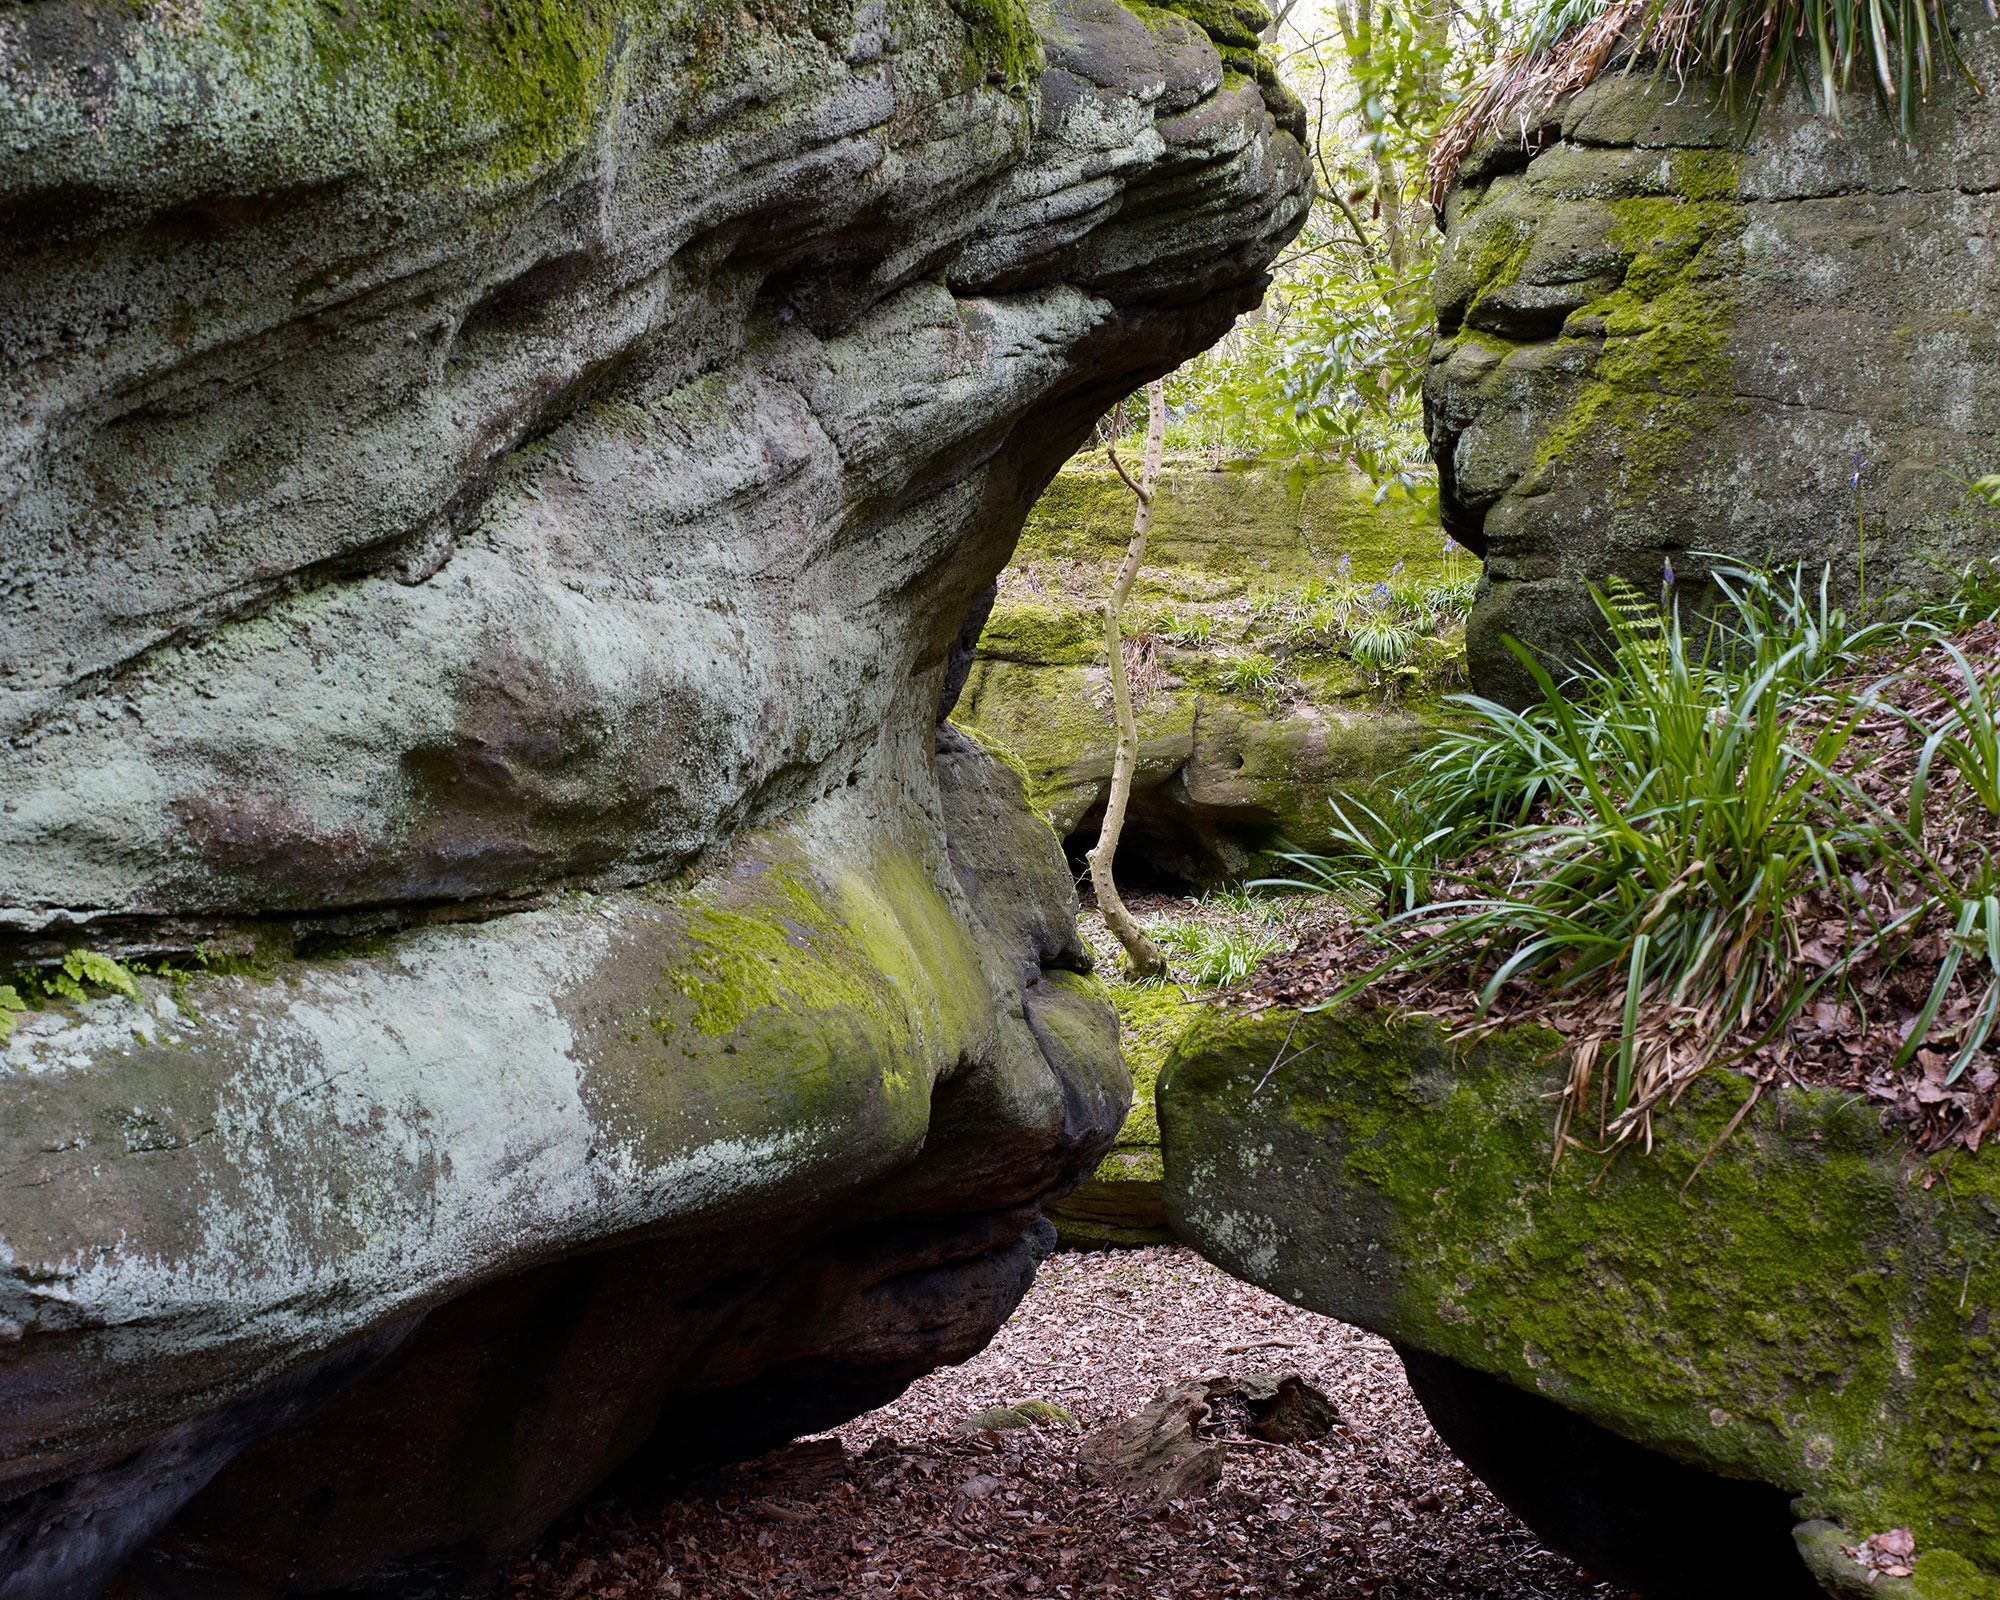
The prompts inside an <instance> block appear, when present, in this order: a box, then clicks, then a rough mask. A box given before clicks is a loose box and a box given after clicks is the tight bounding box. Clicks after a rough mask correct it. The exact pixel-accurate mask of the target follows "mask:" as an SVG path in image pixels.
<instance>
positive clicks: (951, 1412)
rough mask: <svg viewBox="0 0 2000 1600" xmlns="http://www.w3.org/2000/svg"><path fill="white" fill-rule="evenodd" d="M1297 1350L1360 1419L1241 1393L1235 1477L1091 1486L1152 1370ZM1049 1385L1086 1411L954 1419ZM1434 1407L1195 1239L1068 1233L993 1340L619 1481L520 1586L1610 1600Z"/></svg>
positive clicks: (1135, 1597) (1380, 1350)
mask: <svg viewBox="0 0 2000 1600" xmlns="http://www.w3.org/2000/svg"><path fill="white" fill-rule="evenodd" d="M1281 1367H1289V1368H1295V1369H1297V1370H1299V1371H1301V1372H1303V1373H1304V1374H1306V1376H1307V1377H1308V1378H1309V1379H1311V1380H1312V1381H1313V1382H1314V1383H1316V1384H1318V1385H1319V1386H1320V1387H1321V1388H1323V1389H1324V1390H1325V1391H1326V1392H1327V1393H1328V1394H1329V1395H1331V1396H1332V1397H1333V1399H1334V1400H1335V1402H1336V1403H1337V1405H1338V1406H1339V1408H1340V1411H1341V1413H1342V1415H1343V1417H1344V1419H1345V1422H1344V1425H1343V1426H1342V1427H1340V1428H1338V1429H1336V1430H1335V1432H1334V1433H1333V1435H1332V1436H1331V1437H1329V1438H1328V1439H1326V1440H1323V1441H1320V1442H1317V1443H1312V1444H1306V1445H1301V1446H1277V1445H1267V1444H1265V1443H1263V1442H1262V1441H1253V1440H1251V1439H1250V1438H1249V1436H1248V1434H1247V1433H1246V1432H1245V1430H1244V1426H1243V1421H1244V1419H1243V1418H1242V1417H1240V1416H1227V1415H1226V1416H1224V1417H1222V1418H1221V1419H1219V1420H1217V1421H1214V1422H1212V1423H1211V1424H1209V1425H1208V1426H1210V1427H1212V1429H1213V1431H1214V1433H1215V1436H1216V1437H1218V1438H1223V1439H1227V1440H1230V1441H1232V1445H1233V1447H1232V1448H1231V1450H1230V1453H1229V1462H1228V1465H1227V1467H1226V1469H1225V1471H1224V1474H1223V1477H1222V1480H1221V1482H1220V1483H1218V1484H1217V1485H1216V1486H1215V1487H1214V1488H1213V1489H1212V1490H1210V1491H1209V1492H1208V1493H1207V1494H1206V1495H1204V1496H1202V1497H1201V1498H1199V1499H1197V1500H1195V1501H1193V1502H1191V1503H1188V1504H1180V1505H1170V1506H1168V1507H1165V1508H1162V1509H1159V1510H1148V1509H1145V1508H1142V1507H1139V1506H1135V1505H1134V1504H1132V1503H1129V1502H1127V1501H1126V1500H1124V1499H1122V1498H1121V1497H1120V1496H1119V1495H1118V1494H1117V1493H1115V1492H1114V1491H1112V1490H1110V1489H1104V1488H1091V1487H1087V1486H1086V1485H1084V1484H1083V1483H1082V1481H1081V1480H1080V1479H1079V1477H1078V1475H1077V1471H1076V1455H1077V1446H1078V1444H1079V1442H1080V1440H1081V1439H1082V1438H1083V1436H1084V1435H1085V1434H1086V1433H1087V1432H1088V1431H1089V1430H1090V1429H1092V1428H1095V1427H1097V1426H1099V1425H1101V1424H1103V1423H1105V1422H1109V1421H1112V1420H1115V1419H1117V1418H1121V1417H1125V1416H1129V1415H1131V1414H1132V1413H1133V1412H1135V1411H1137V1410H1138V1409H1139V1408H1140V1407H1141V1406H1142V1405H1144V1404H1145V1402H1146V1401H1147V1400H1148V1399H1150V1398H1151V1397H1152V1396H1153V1395H1154V1394H1155V1393H1156V1392H1158V1391H1159V1390H1160V1389H1162V1388H1165V1387H1166V1386H1167V1385H1168V1384H1169V1383H1172V1382H1174V1381H1176V1380H1179V1379H1183V1378H1190V1377H1196V1376H1200V1375H1202V1374H1206V1373H1210V1372H1225V1373H1231V1374H1236V1375H1242V1374H1247V1373H1250V1372H1255V1371H1259V1370H1270V1369H1273V1368H1281ZM1033 1398H1040V1399H1046V1400H1050V1401H1053V1402H1054V1403H1056V1404H1058V1405H1060V1406H1062V1407H1064V1408H1065V1409H1067V1410H1068V1411H1069V1412H1070V1413H1072V1414H1073V1415H1074V1416H1075V1417H1076V1419H1077V1423H1078V1426H1076V1427H1064V1426H1061V1425H1052V1426H1047V1427H1038V1428H1032V1429H1030V1428H1023V1429H1014V1430H1008V1431H1006V1432H993V1433H976V1434H972V1435H969V1436H957V1435H954V1434H953V1433H952V1431H951V1429H952V1425H953V1424H954V1423H956V1422H959V1421H961V1420H963V1419H965V1418H966V1417H969V1416H971V1415H972V1414H973V1413H975V1412H978V1411H981V1410H984V1409H987V1408H989V1407H993V1406H999V1405H1011V1404H1015V1403H1018V1402H1020V1401H1022V1400H1026V1399H1033ZM1613 1592H1614V1591H1612V1590H1611V1589H1609V1588H1608V1587H1606V1586H1603V1585H1599V1584H1597V1583H1595V1582H1593V1581H1592V1580H1591V1579H1590V1578H1589V1577H1588V1576H1587V1575H1585V1574H1583V1573H1581V1572H1579V1571H1578V1569H1577V1568H1576V1567H1575V1566H1574V1565H1573V1564H1572V1563H1570V1562H1568V1561H1565V1560H1564V1559H1563V1558H1561V1557H1560V1556H1557V1555H1554V1554H1552V1553H1551V1552H1549V1551H1548V1550H1545V1549H1543V1548H1542V1547H1541V1546H1540V1545H1539V1544H1538V1543H1537V1542H1536V1540H1535V1538H1534V1536H1533V1535H1532V1534H1530V1533H1529V1532H1528V1531H1527V1529H1525V1528H1524V1527H1522V1526H1521V1525H1520V1523H1519V1522H1517V1521H1516V1520H1515V1519H1514V1518H1513V1517H1512V1516H1511V1515H1510V1514H1509V1513H1508V1512H1507V1511H1506V1510H1505V1508H1504V1507H1502V1506H1501V1505H1500V1504H1499V1503H1498V1502H1497V1501H1495V1500H1494V1499H1493V1497H1492V1496H1491V1495H1489V1494H1488V1493H1487V1492H1486V1490H1485V1489H1484V1488H1483V1487H1482V1486H1481V1485H1480V1484H1479V1483H1478V1482H1477V1480H1475V1479H1474V1478H1473V1477H1472V1476H1471V1475H1470V1474H1469V1473H1467V1472H1466V1470H1465V1469H1464V1468H1463V1467H1462V1466H1460V1465H1459V1464H1458V1462H1457V1461H1456V1460H1455V1459H1453V1457H1452V1456H1451V1454H1450V1452H1449V1451H1447V1450H1446V1449H1445V1448H1444V1446H1443V1444H1442V1443H1441V1442H1440V1441H1439V1440H1438V1438H1437V1436H1436V1435H1435V1434H1434V1433H1432V1432H1431V1430H1430V1427H1429V1424H1428V1423H1427V1422H1426V1421H1425V1420H1424V1416H1423V1412H1422V1411H1421V1409H1420V1408H1419V1407H1418V1406H1417V1403H1416V1401H1415V1399H1414V1397H1413V1396H1412V1395H1411V1393H1410V1390H1409V1387H1408V1385H1407V1384H1406V1383H1405V1381H1404V1378H1403V1372H1402V1367H1401V1365H1400V1363H1399V1362H1398V1361H1397V1360H1396V1357H1395V1354H1394V1353H1393V1352H1392V1351H1391V1350H1390V1349H1389V1347H1388V1346H1387V1345H1386V1344H1384V1343H1383V1342H1382V1341H1381V1340H1379V1339H1376V1338H1374V1337H1372V1336H1371V1335H1368V1334H1365V1333H1363V1332H1362V1331H1361V1330H1359V1329H1357V1328H1351V1327H1348V1326H1347V1325H1346V1324H1344V1323H1340V1322H1335V1321H1333V1320H1331V1319H1330V1318H1326V1317H1320V1316H1316V1315H1314V1314H1313V1313H1311V1312H1307V1311H1301V1310H1299V1309H1297V1308H1296V1307H1294V1306H1290V1305H1287V1304H1286V1303H1285V1302H1283V1301H1281V1300H1279V1299H1277V1298H1275V1297H1274V1296H1272V1295H1268V1294H1265V1293H1263V1292H1262V1291H1261V1290H1258V1289H1254V1288H1251V1287H1250V1286H1248V1285H1247V1284H1242V1283H1239V1282H1237V1281H1236V1280H1234V1279H1232V1278H1229V1277H1227V1276H1225V1275H1224V1274H1223V1273H1221V1272H1219V1271H1217V1270H1216V1269H1215V1268H1213V1267H1211V1266H1209V1265H1208V1264H1207V1263H1206V1262H1204V1261H1202V1260H1201V1259H1200V1258H1199V1257H1198V1256H1196V1255H1194V1254H1193V1252H1191V1251H1188V1250H1184V1249H1179V1248H1172V1247H1167V1248H1160V1249H1155V1250H1142V1251H1127V1252H1118V1253H1108V1254H1062V1255H1057V1256H1055V1257H1052V1258H1051V1259H1050V1260H1049V1262H1048V1263H1047V1264H1046V1265H1045V1266H1044V1267H1043V1268H1042V1272H1041V1276H1040V1277H1039V1279H1038V1280H1037V1282H1036V1284H1035V1287H1034V1289H1033V1290H1032V1291H1031V1292H1030V1293H1029V1295H1028V1297H1027V1299H1026V1300H1025V1301H1024V1302H1023V1303H1022V1305H1021V1307H1020V1309H1019V1310H1018V1311H1017V1312H1016V1313H1015V1315H1014V1317H1013V1319H1012V1320H1011V1321H1010V1322H1009V1323H1008V1324H1007V1325H1006V1327H1004V1328H1003V1329H1002V1330H1001V1331H1000V1333H999V1335H998V1336H997V1337H996V1338H995V1339H994V1341H993V1343H992V1344H991V1345H990V1346H988V1348H987V1349H986V1350H985V1352H983V1353H982V1354H981V1355H979V1356H977V1357H975V1358H974V1359H973V1360H971V1361H969V1362H967V1363H966V1364H965V1365H964V1366H962V1367H955V1368H946V1369H944V1370H943V1371H940V1372H936V1373H933V1374H932V1375H931V1376H929V1377H928V1378H925V1379H923V1380H921V1381H919V1382H918V1383H916V1384H915V1385H913V1386H912V1387H911V1389H910V1390H909V1391H908V1392H907V1393H906V1394H905V1395H904V1396H903V1397H902V1398H901V1399H900V1400H898V1401H896V1402H895V1403H894V1404H893V1405H890V1406H886V1407H884V1408H883V1409H882V1410H880V1411H876V1412H873V1413H871V1414H869V1415H868V1416H865V1417H862V1418H860V1419H858V1420H857V1421H855V1422H853V1423H850V1424H849V1425H848V1426H846V1427H844V1428H842V1429H840V1430H839V1431H838V1433H837V1434H835V1435H834V1436H832V1437H831V1438H829V1439H826V1440H821V1441H806V1442H803V1443H801V1444H799V1445H794V1446H791V1447H788V1448H787V1449H786V1450H782V1451H779V1452H776V1453H775V1455H774V1456H772V1457H768V1458H766V1460H765V1461H764V1462H762V1463H757V1464H753V1465H751V1466H749V1467H746V1468H739V1469H734V1470H731V1471H727V1472H723V1473H718V1474H712V1475H710V1476H709V1477H707V1478H706V1479H704V1480H700V1481H697V1482H693V1483H687V1484H682V1485H678V1486H674V1487H673V1488H672V1489H671V1490H670V1491H668V1492H666V1493H664V1494H663V1493H662V1492H660V1491H658V1490H654V1491H639V1490H635V1489H633V1488H631V1487H629V1486H628V1487H627V1488H626V1489H625V1490H624V1491H623V1493H622V1495H621V1494H608V1495H605V1496H603V1497H601V1498H599V1499H598V1500H597V1501H596V1502H594V1503H593V1504H592V1505H590V1506H589V1507H587V1508H586V1509H585V1510H584V1511H583V1512H582V1513H581V1514H580V1515H578V1516H577V1517H575V1518H573V1519H571V1521H570V1523H569V1524H568V1525H567V1526H566V1527H564V1528H562V1529H559V1530H558V1531H557V1532H556V1533H555V1534H554V1535H552V1536H551V1537H550V1538H549V1539H548V1540H546V1541H544V1543H543V1545H542V1547H541V1548H540V1549H539V1550H538V1551H537V1552H535V1553H534V1554H532V1555H530V1556H529V1557H528V1558H526V1559H524V1560H523V1561H522V1562H520V1563H519V1565H518V1566H517V1567H516V1568H515V1569H514V1571H513V1573H512V1574H511V1575H510V1576H509V1578H508V1580H507V1583H506V1586H505V1589H504V1590H503V1593H504V1594H506V1595H507V1596H509V1597H511V1600H653V1597H659V1600H683V1597H689V1600H692V1597H700V1600H779V1597H789V1596H794V1595H797V1596H806V1595H853V1596H886V1595H890V1594H895V1595H905V1596H911V1597H917V1600H946V1597H958V1596H968V1597H977V1596H989V1595H990V1596H1002V1595H1037V1596H1046V1597H1049V1600H1080V1597H1083V1596H1128V1597H1132V1600H1140V1597H1146V1600H1211V1597H1215V1600H1220V1597H1224V1596H1228V1597H1232V1600H1235V1597H1242V1600H1262V1597H1267V1596H1271V1597H1275V1596H1283V1595H1303V1596H1325V1597H1328V1600H1345V1597H1349V1596H1355V1597H1359V1596H1372V1597H1375V1600H1586V1597H1592V1600H1605V1597H1608V1596H1610V1595H1612V1594H1613Z"/></svg>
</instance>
